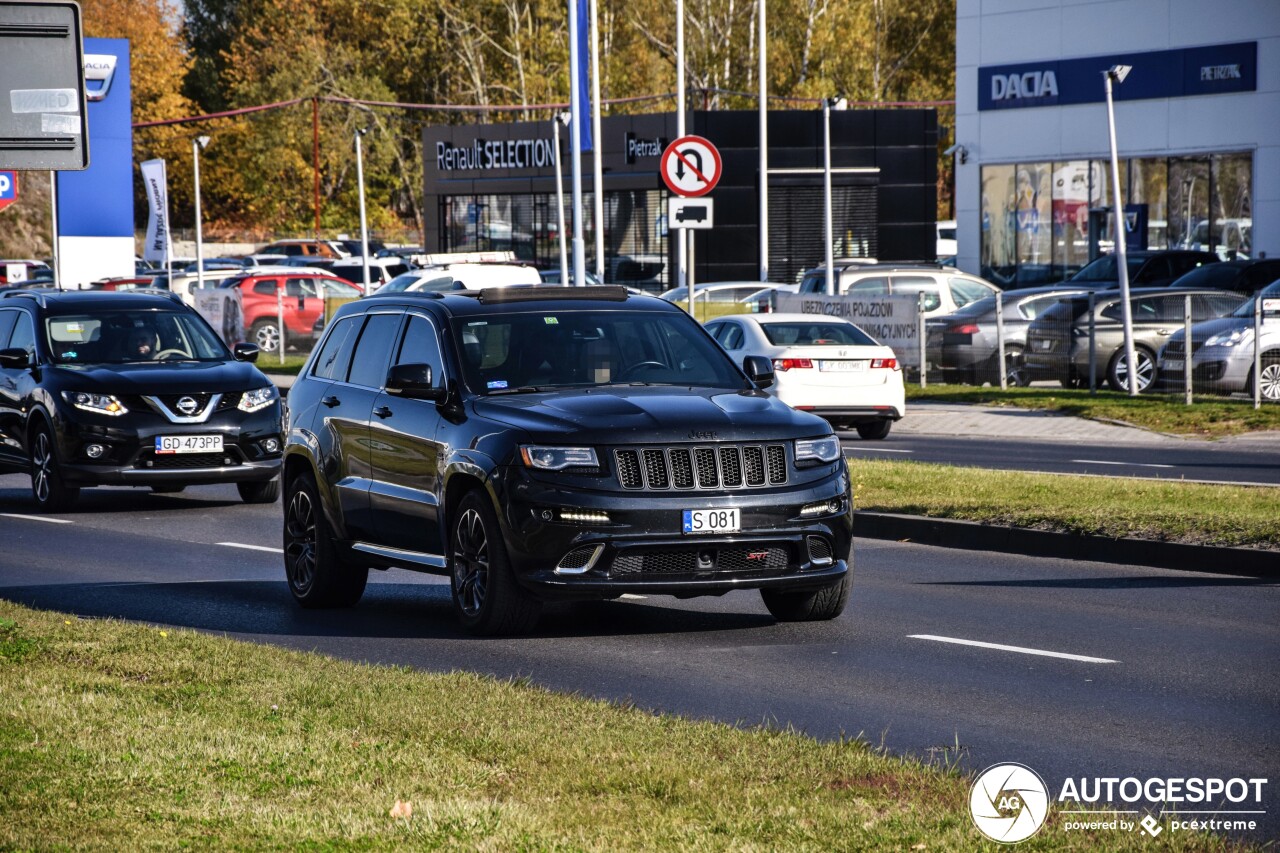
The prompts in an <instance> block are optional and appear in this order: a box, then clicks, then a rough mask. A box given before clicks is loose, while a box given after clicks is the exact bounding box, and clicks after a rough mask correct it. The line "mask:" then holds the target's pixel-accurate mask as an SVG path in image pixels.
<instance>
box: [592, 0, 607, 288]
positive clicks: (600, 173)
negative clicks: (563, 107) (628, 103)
mask: <svg viewBox="0 0 1280 853" xmlns="http://www.w3.org/2000/svg"><path fill="white" fill-rule="evenodd" d="M590 6H591V154H592V161H593V163H592V166H593V172H592V175H591V179H592V180H591V186H592V187H593V188H594V190H595V192H594V193H593V195H592V200H593V201H594V202H595V205H594V207H595V211H594V213H595V215H594V219H595V223H596V277H597V278H598V279H600V281H602V282H603V281H604V166H603V164H602V163H601V158H602V157H603V156H604V152H603V151H601V147H602V145H603V142H602V140H601V138H600V16H599V13H600V3H599V0H590Z"/></svg>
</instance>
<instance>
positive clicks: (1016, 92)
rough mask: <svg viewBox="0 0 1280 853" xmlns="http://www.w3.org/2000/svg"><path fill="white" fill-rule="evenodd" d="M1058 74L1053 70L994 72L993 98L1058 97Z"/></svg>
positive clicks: (998, 99) (1004, 99)
mask: <svg viewBox="0 0 1280 853" xmlns="http://www.w3.org/2000/svg"><path fill="white" fill-rule="evenodd" d="M1056 97H1058V75H1057V74H1055V73H1054V72H1052V71H1024V72H1023V73H1022V74H1010V75H1008V76H1005V75H1003V74H994V75H992V77H991V100H993V101H1007V100H1009V99H1011V98H1019V99H1022V98H1056Z"/></svg>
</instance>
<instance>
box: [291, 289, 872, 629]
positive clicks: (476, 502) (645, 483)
mask: <svg viewBox="0 0 1280 853" xmlns="http://www.w3.org/2000/svg"><path fill="white" fill-rule="evenodd" d="M772 381H773V374H772V366H771V365H770V363H769V361H768V360H767V359H764V358H762V357H758V356H748V357H747V359H746V360H745V362H744V364H743V366H742V368H739V367H738V365H736V364H735V363H734V362H733V361H731V360H730V359H729V357H728V356H727V355H726V354H725V353H724V351H723V350H722V349H720V347H719V346H717V345H716V343H715V341H714V340H712V338H711V337H710V336H709V335H707V334H706V332H705V331H704V330H703V329H702V327H701V326H699V325H698V323H697V322H696V321H694V320H693V319H692V318H690V317H689V316H688V315H687V314H685V313H684V312H683V311H681V310H680V309H679V308H677V307H676V306H675V305H673V304H671V303H669V302H666V301H664V300H661V299H655V298H653V297H650V296H631V295H628V293H627V291H626V289H625V288H622V287H616V286H613V287H610V286H604V287H580V288H565V287H537V286H535V287H519V288H516V287H509V288H490V289H486V290H483V291H454V292H450V293H447V294H441V293H430V292H422V293H394V294H388V295H375V296H372V297H369V298H366V299H362V300H359V301H358V302H353V303H350V304H348V305H344V306H343V307H342V308H341V309H340V310H339V311H338V312H337V313H336V314H335V316H334V318H333V320H332V321H331V322H330V323H329V327H328V329H327V331H326V335H325V337H324V340H323V341H322V343H321V344H320V346H319V347H317V348H316V350H315V352H314V353H313V355H312V357H311V359H310V360H309V361H308V363H307V365H306V367H305V368H304V369H303V371H302V373H301V374H300V375H299V379H298V381H297V383H296V384H295V385H294V386H293V388H292V390H291V391H290V393H289V409H288V411H289V414H288V429H287V441H286V446H285V462H284V482H285V500H284V505H285V519H284V551H285V570H286V575H287V578H288V581H289V587H290V589H291V590H292V592H293V595H294V597H295V598H296V599H297V600H298V602H299V603H300V604H302V605H303V606H305V607H322V606H347V605H351V604H354V603H355V602H356V601H358V600H359V598H360V596H361V595H362V594H363V592H364V587H365V582H366V580H367V578H368V571H369V568H370V567H374V568H388V567H392V566H394V567H401V568H408V569H416V570H419V571H427V572H434V573H439V574H447V575H448V576H449V577H450V579H451V581H452V591H453V604H454V609H455V611H456V612H457V614H458V616H459V618H460V619H461V621H462V623H463V625H464V626H465V627H466V628H467V629H468V630H470V631H472V632H474V633H479V634H498V633H517V632H522V631H526V630H529V629H531V628H532V627H533V625H534V624H535V622H536V621H537V618H538V614H539V610H540V608H541V605H542V602H543V601H544V600H551V599H561V600H563V599H592V598H594V599H605V598H616V597H618V596H619V595H622V594H623V593H627V592H644V593H658V594H671V595H675V596H679V597H692V596H698V595H720V594H723V593H725V592H728V591H730V590H734V589H759V590H760V591H761V593H762V595H763V598H764V603H765V605H766V606H767V607H768V608H769V610H770V612H772V613H773V614H774V616H775V617H777V618H779V619H782V620H815V619H831V618H834V617H835V616H838V615H839V614H840V613H841V611H842V610H843V609H844V606H845V602H846V601H847V599H848V596H849V585H850V576H849V564H850V559H851V552H850V548H851V542H852V531H853V506H852V496H851V494H850V488H849V473H848V470H847V468H846V466H845V460H844V454H843V452H842V450H841V447H840V442H839V441H838V440H837V439H836V437H835V436H834V435H833V434H832V433H831V428H830V427H829V426H828V425H827V424H826V422H825V421H823V420H821V419H820V418H817V417H815V416H813V415H810V414H806V413H804V412H797V411H794V410H792V409H790V408H788V407H787V406H786V405H785V404H783V403H781V402H779V401H778V400H777V399H775V398H773V397H770V396H769V395H768V394H766V393H764V392H763V391H762V390H761V389H762V388H764V387H767V386H768V385H769V384H770V383H771V382H772Z"/></svg>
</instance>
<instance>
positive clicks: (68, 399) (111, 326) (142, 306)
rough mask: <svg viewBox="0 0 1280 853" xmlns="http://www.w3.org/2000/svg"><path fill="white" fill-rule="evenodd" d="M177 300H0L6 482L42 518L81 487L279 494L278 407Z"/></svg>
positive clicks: (258, 496) (104, 296)
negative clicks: (24, 492)
mask: <svg viewBox="0 0 1280 853" xmlns="http://www.w3.org/2000/svg"><path fill="white" fill-rule="evenodd" d="M257 357H258V348H257V347H256V346H254V345H253V344H236V346H235V352H234V354H233V353H231V352H228V351H227V348H226V346H224V345H223V343H222V341H221V340H220V339H219V338H218V336H217V335H216V334H215V333H214V331H213V330H212V329H211V328H209V324H208V323H206V322H205V321H204V319H203V318H202V317H201V316H200V315H199V314H197V313H196V312H195V311H194V310H192V309H191V308H189V307H188V306H186V305H185V304H183V302H182V300H181V299H180V298H179V297H177V296H176V295H174V294H169V293H165V294H144V293H140V292H137V291H134V292H131V293H123V292H102V291H69V292H57V291H10V292H6V293H5V294H4V298H2V299H0V471H6V470H7V471H19V472H28V471H29V472H30V473H31V491H32V493H33V495H34V496H35V499H36V503H37V504H38V505H39V506H40V508H41V509H42V510H44V511H46V512H60V511H63V510H66V509H69V508H70V507H71V505H72V504H73V503H74V502H75V500H76V498H77V497H78V496H79V494H80V489H81V487H83V486H98V485H116V486H150V487H151V488H152V489H153V490H155V491H157V492H178V491H181V490H182V489H183V488H185V487H186V486H189V485H198V484H205V483H235V484H236V485H237V486H238V487H239V490H240V496H241V498H243V499H244V500H245V501H247V502H249V503H271V502H273V501H275V500H276V498H277V497H279V494H280V480H279V473H280V460H281V451H282V449H283V447H282V445H283V435H282V433H281V419H282V418H281V401H280V395H279V393H278V392H277V391H276V389H275V386H273V385H272V384H271V382H270V381H269V380H268V379H267V377H266V376H264V375H263V374H262V373H261V372H260V371H259V370H258V369H257V368H256V367H254V366H253V365H252V364H249V363H246V362H252V361H254V360H255V359H256V358H257Z"/></svg>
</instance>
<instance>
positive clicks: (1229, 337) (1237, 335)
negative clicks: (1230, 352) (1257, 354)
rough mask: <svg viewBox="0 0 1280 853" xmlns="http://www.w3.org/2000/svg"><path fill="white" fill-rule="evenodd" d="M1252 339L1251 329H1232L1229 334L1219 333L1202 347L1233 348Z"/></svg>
mask: <svg viewBox="0 0 1280 853" xmlns="http://www.w3.org/2000/svg"><path fill="white" fill-rule="evenodd" d="M1252 337H1253V330H1252V329H1232V330H1231V331H1229V332H1219V333H1218V334H1216V335H1214V336H1213V337H1211V338H1209V340H1207V341H1205V342H1204V345H1205V346H1207V347H1234V346H1239V345H1240V344H1243V343H1244V342H1245V341H1247V340H1249V339H1251V338H1252Z"/></svg>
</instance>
